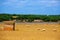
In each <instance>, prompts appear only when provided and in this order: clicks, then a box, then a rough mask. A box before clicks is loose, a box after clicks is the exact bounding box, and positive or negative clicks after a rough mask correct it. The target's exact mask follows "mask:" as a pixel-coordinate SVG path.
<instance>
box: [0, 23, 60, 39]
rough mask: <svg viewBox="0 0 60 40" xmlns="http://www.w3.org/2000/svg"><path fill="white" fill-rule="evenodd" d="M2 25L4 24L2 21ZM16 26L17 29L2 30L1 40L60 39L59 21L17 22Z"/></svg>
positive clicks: (0, 32)
mask: <svg viewBox="0 0 60 40" xmlns="http://www.w3.org/2000/svg"><path fill="white" fill-rule="evenodd" d="M1 26H4V24H3V23H0V27H1ZM8 26H12V25H8ZM15 26H16V27H15V29H16V30H15V31H8V30H7V31H0V40H60V24H58V23H16V24H15Z"/></svg>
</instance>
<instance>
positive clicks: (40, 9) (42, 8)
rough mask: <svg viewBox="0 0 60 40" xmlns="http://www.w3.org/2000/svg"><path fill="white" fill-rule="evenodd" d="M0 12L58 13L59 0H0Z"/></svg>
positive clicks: (59, 8)
mask: <svg viewBox="0 0 60 40" xmlns="http://www.w3.org/2000/svg"><path fill="white" fill-rule="evenodd" d="M0 13H11V14H12V13H15V14H43V15H59V14H60V0H0Z"/></svg>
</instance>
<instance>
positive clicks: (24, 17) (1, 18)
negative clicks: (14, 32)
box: [0, 14, 60, 22]
mask: <svg viewBox="0 0 60 40" xmlns="http://www.w3.org/2000/svg"><path fill="white" fill-rule="evenodd" d="M13 16H17V18H13ZM14 19H16V20H17V21H18V20H21V22H22V21H23V20H25V21H27V20H28V21H27V22H32V21H34V20H43V21H44V22H58V21H60V15H48V16H47V15H19V14H0V22H2V21H9V20H14Z"/></svg>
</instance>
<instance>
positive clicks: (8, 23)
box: [3, 21, 14, 25]
mask: <svg viewBox="0 0 60 40" xmlns="http://www.w3.org/2000/svg"><path fill="white" fill-rule="evenodd" d="M3 23H4V24H7V25H13V23H14V21H3Z"/></svg>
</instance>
